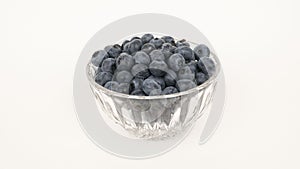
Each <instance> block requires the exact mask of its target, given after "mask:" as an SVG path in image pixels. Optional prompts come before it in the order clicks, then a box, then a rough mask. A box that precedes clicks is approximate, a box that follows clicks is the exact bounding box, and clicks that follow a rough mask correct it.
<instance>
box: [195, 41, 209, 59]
mask: <svg viewBox="0 0 300 169" xmlns="http://www.w3.org/2000/svg"><path fill="white" fill-rule="evenodd" d="M194 53H195V57H196V59H197V60H199V59H200V58H202V57H209V55H210V50H209V48H208V47H207V46H206V45H203V44H201V45H198V46H196V47H195V48H194Z"/></svg>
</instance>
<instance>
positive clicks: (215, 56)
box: [85, 41, 221, 100]
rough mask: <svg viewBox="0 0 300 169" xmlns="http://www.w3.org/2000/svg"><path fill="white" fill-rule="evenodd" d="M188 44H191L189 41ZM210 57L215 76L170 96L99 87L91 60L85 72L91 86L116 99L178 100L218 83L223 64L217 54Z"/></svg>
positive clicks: (211, 54) (211, 53)
mask: <svg viewBox="0 0 300 169" xmlns="http://www.w3.org/2000/svg"><path fill="white" fill-rule="evenodd" d="M187 42H189V41H187ZM189 43H192V44H194V45H199V44H197V43H194V42H189ZM209 57H212V58H213V60H214V62H215V63H216V71H215V72H214V74H213V75H212V76H211V77H210V78H209V79H208V80H206V81H205V82H204V83H202V84H201V85H198V86H196V87H194V88H192V89H189V90H186V91H183V92H178V93H174V94H168V95H157V96H138V95H130V94H124V93H119V92H115V91H113V90H109V89H107V88H105V87H104V86H101V85H99V84H98V83H96V82H95V79H94V78H93V77H92V74H91V73H90V70H91V68H90V67H91V65H92V63H91V59H89V62H88V64H87V65H86V69H85V70H86V76H87V78H88V81H89V83H90V86H93V87H95V88H96V89H98V90H100V91H101V92H103V93H105V94H107V95H113V96H115V97H119V98H124V99H137V100H145V99H146V100H154V99H168V98H176V97H180V96H184V95H189V94H192V93H194V92H196V91H199V90H201V89H203V88H206V87H208V86H209V85H211V84H212V83H214V82H216V81H217V78H218V77H219V74H220V69H221V64H220V61H219V59H218V57H217V55H216V54H215V53H213V52H210V56H209ZM92 66H94V65H92Z"/></svg>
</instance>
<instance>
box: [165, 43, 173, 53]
mask: <svg viewBox="0 0 300 169" xmlns="http://www.w3.org/2000/svg"><path fill="white" fill-rule="evenodd" d="M161 49H162V51H168V52H171V53H174V52H175V49H176V47H174V46H173V45H172V44H171V43H164V44H163V45H162V47H161Z"/></svg>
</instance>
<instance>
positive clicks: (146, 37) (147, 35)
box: [141, 33, 154, 44]
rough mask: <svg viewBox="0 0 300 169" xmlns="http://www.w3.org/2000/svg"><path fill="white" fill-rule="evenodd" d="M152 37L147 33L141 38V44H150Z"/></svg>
mask: <svg viewBox="0 0 300 169" xmlns="http://www.w3.org/2000/svg"><path fill="white" fill-rule="evenodd" d="M153 38H154V37H153V35H152V34H150V33H147V34H145V35H143V36H142V38H141V40H142V42H143V44H145V43H148V42H150V40H152V39H153Z"/></svg>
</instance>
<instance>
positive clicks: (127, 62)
mask: <svg viewBox="0 0 300 169" xmlns="http://www.w3.org/2000/svg"><path fill="white" fill-rule="evenodd" d="M116 64H117V69H118V70H130V69H131V67H132V66H133V65H134V60H133V58H132V56H131V55H129V54H127V53H121V54H120V56H119V57H118V58H117V60H116Z"/></svg>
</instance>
